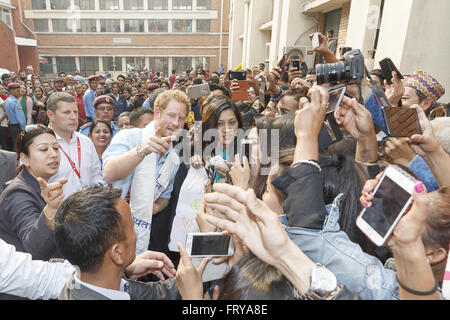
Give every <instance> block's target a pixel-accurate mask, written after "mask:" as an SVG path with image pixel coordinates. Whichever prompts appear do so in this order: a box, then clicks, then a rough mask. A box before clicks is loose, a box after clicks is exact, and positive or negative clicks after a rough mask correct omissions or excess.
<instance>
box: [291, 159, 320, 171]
mask: <svg viewBox="0 0 450 320" xmlns="http://www.w3.org/2000/svg"><path fill="white" fill-rule="evenodd" d="M302 163H304V164H309V165H311V166H314V167H316V168H317V169H319V172H322V168H320V166H319V165H318V164H317V163H315V162H314V161H309V160H299V161H296V162H294V163H293V164H292V165H291V168H295V167H296V166H298V165H299V164H302Z"/></svg>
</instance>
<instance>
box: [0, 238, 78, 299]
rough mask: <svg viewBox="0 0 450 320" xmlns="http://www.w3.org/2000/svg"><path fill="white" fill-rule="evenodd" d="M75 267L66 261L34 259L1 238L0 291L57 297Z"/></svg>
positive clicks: (27, 296) (39, 297) (31, 295)
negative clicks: (51, 261) (56, 261)
mask: <svg viewBox="0 0 450 320" xmlns="http://www.w3.org/2000/svg"><path fill="white" fill-rule="evenodd" d="M74 273H75V268H74V267H73V266H72V265H71V264H70V263H69V262H67V261H64V263H50V262H44V261H33V260H32V257H31V254H28V253H23V252H16V248H15V247H14V246H12V245H10V244H7V243H6V242H5V241H3V240H1V239H0V293H7V294H12V295H15V296H19V297H24V298H28V299H33V300H35V299H44V300H48V299H57V298H58V296H59V294H60V293H61V291H62V289H63V288H64V286H65V284H66V283H67V281H69V280H70V279H71V278H72V275H73V274H74Z"/></svg>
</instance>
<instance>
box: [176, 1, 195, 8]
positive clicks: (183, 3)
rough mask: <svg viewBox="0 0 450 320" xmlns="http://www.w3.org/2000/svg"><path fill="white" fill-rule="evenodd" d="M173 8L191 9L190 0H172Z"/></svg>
mask: <svg viewBox="0 0 450 320" xmlns="http://www.w3.org/2000/svg"><path fill="white" fill-rule="evenodd" d="M172 8H173V10H192V0H173V3H172Z"/></svg>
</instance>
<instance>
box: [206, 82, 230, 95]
mask: <svg viewBox="0 0 450 320" xmlns="http://www.w3.org/2000/svg"><path fill="white" fill-rule="evenodd" d="M209 90H210V91H216V90H220V91H222V93H223V95H224V96H226V97H228V98H230V93H229V92H228V90H227V89H226V88H225V87H224V86H219V85H218V84H214V83H211V84H210V85H209Z"/></svg>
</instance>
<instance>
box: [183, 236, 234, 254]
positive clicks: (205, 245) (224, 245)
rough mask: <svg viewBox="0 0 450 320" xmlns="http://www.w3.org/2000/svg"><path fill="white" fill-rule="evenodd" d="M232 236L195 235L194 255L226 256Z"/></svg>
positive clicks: (192, 251) (193, 241)
mask: <svg viewBox="0 0 450 320" xmlns="http://www.w3.org/2000/svg"><path fill="white" fill-rule="evenodd" d="M230 241H231V236H223V235H217V236H216V235H207V236H193V238H192V250H191V255H192V256H226V255H228V248H229V246H230Z"/></svg>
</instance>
